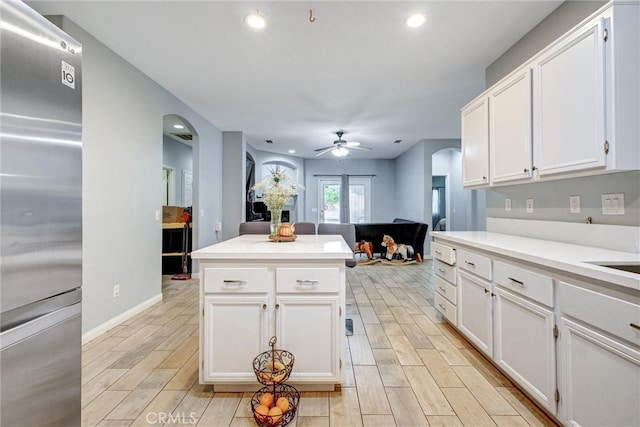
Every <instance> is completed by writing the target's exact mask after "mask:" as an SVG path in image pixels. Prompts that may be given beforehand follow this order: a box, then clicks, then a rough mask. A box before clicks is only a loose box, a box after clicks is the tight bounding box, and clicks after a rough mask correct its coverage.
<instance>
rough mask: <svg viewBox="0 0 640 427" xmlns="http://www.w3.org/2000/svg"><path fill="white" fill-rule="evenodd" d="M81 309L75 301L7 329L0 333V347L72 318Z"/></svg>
mask: <svg viewBox="0 0 640 427" xmlns="http://www.w3.org/2000/svg"><path fill="white" fill-rule="evenodd" d="M81 311H82V304H80V303H77V304H74V305H71V306H68V307H64V308H62V309H60V310H57V311H54V312H51V313H48V314H45V315H44V316H41V317H38V318H37V319H33V320H31V321H29V322H26V323H23V324H21V325H19V326H16V327H15V328H12V329H9V330H7V331H5V332H3V333H1V334H0V349H2V350H4V349H5V348H8V347H10V346H12V345H14V344H16V343H18V342H20V341H22V340H25V339H27V338H29V337H30V336H33V335H35V334H37V333H38V332H42V331H44V330H46V329H49V328H50V327H52V326H55V325H57V324H58V323H61V322H64V321H65V320H67V319H70V318H72V317H73V316H77V315H79V314H80V313H81Z"/></svg>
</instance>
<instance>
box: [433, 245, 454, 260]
mask: <svg viewBox="0 0 640 427" xmlns="http://www.w3.org/2000/svg"><path fill="white" fill-rule="evenodd" d="M431 256H432V257H434V258H435V259H439V260H440V261H442V262H445V263H447V264H449V265H453V264H455V263H456V251H455V249H453V248H452V247H449V246H446V245H443V244H442V243H437V242H432V243H431Z"/></svg>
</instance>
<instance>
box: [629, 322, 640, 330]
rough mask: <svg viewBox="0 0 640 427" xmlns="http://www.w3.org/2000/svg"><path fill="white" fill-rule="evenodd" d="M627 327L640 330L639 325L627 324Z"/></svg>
mask: <svg viewBox="0 0 640 427" xmlns="http://www.w3.org/2000/svg"><path fill="white" fill-rule="evenodd" d="M629 326H631V327H632V328H633V329H640V325H636V324H635V323H629Z"/></svg>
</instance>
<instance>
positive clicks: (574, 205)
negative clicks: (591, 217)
mask: <svg viewBox="0 0 640 427" xmlns="http://www.w3.org/2000/svg"><path fill="white" fill-rule="evenodd" d="M569 212H571V213H580V196H569Z"/></svg>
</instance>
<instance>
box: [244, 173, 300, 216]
mask: <svg viewBox="0 0 640 427" xmlns="http://www.w3.org/2000/svg"><path fill="white" fill-rule="evenodd" d="M252 190H254V191H255V190H261V191H262V200H263V201H264V203H265V205H267V207H268V208H269V209H270V210H272V211H274V210H282V207H283V206H284V204H285V203H286V202H287V200H289V199H290V198H291V197H293V196H295V195H296V194H298V190H304V187H303V186H302V185H300V184H298V183H297V182H295V181H292V180H291V177H289V175H287V173H286V172H284V171H281V170H280V168H278V167H276V168H275V169H272V170H271V174H270V175H269V176H268V177H267V178H265V179H264V180H262V181H261V182H259V183H257V184H256V185H254V186H253V187H252Z"/></svg>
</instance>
